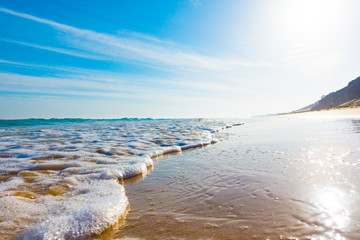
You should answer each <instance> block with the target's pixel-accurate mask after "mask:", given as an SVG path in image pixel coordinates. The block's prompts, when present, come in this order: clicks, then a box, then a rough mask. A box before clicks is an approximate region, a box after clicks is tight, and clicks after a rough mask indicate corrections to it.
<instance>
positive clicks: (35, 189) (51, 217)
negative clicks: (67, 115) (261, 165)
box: [0, 119, 232, 239]
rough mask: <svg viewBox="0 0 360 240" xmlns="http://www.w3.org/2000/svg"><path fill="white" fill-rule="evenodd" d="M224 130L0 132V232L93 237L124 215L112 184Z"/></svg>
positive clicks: (162, 126)
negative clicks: (161, 158) (163, 157)
mask: <svg viewBox="0 0 360 240" xmlns="http://www.w3.org/2000/svg"><path fill="white" fill-rule="evenodd" d="M231 126H232V125H231V122H225V121H221V120H200V119H191V120H161V121H159V120H149V121H86V122H80V123H76V122H74V123H71V124H68V123H67V124H63V123H61V121H60V122H57V123H56V124H53V125H47V126H36V125H33V126H27V127H24V126H17V127H5V128H0V130H1V131H0V151H1V152H0V164H1V168H0V177H1V178H0V180H1V181H0V231H1V232H2V233H4V235H5V236H8V237H9V238H13V237H15V236H20V237H19V239H80V238H87V237H89V236H91V235H93V234H99V233H101V232H102V231H104V230H105V229H106V228H108V227H109V226H110V225H112V224H114V223H116V222H117V221H118V219H119V218H120V217H121V216H122V215H123V214H124V213H125V212H126V208H127V206H128V200H127V197H126V195H125V190H124V187H123V186H122V185H121V184H119V182H118V180H121V179H126V178H130V177H134V176H136V175H139V174H146V172H147V168H148V167H150V166H152V165H153V159H154V158H155V157H159V156H162V155H166V154H170V153H176V152H180V151H182V150H186V149H189V148H195V147H202V146H206V145H209V144H212V143H216V142H217V141H218V140H217V139H216V138H215V137H217V138H220V139H221V137H222V136H221V134H219V133H218V132H219V131H220V130H222V129H225V128H228V127H231ZM19 222H20V223H21V224H19Z"/></svg>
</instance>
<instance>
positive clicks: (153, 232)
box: [111, 116, 360, 239]
mask: <svg viewBox="0 0 360 240" xmlns="http://www.w3.org/2000/svg"><path fill="white" fill-rule="evenodd" d="M225 132H226V133H228V134H229V135H230V137H229V139H228V140H226V141H221V142H219V143H218V144H216V145H211V146H210V147H206V148H202V149H196V150H192V151H187V152H182V153H181V154H178V155H173V156H169V157H166V158H162V159H157V160H156V163H155V167H154V170H153V172H151V173H150V174H148V175H147V176H146V177H145V179H144V180H142V181H140V182H138V183H131V184H126V185H125V188H126V192H127V196H128V198H129V202H130V212H129V214H128V215H127V218H126V220H125V222H124V224H123V225H122V226H121V227H119V229H117V230H114V231H113V233H112V235H111V238H113V239H122V238H139V239H359V238H360V207H359V206H360V185H359V184H358V183H359V179H360V118H327V119H325V118H316V119H311V118H301V117H296V116H291V117H288V116H285V117H272V118H263V119H252V120H248V121H246V122H245V125H244V126H242V127H241V128H231V129H227V130H226V131H225Z"/></svg>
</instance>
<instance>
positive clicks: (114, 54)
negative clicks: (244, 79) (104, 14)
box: [0, 8, 254, 71]
mask: <svg viewBox="0 0 360 240" xmlns="http://www.w3.org/2000/svg"><path fill="white" fill-rule="evenodd" d="M0 12H3V13H6V14H10V15H13V16H17V17H20V18H23V19H27V20H31V21H35V22H37V23H40V24H44V25H47V26H50V27H52V28H54V29H56V30H57V31H58V32H61V33H63V35H65V37H66V43H67V44H68V45H69V46H67V47H69V48H71V49H76V50H77V51H74V50H71V51H70V50H68V49H60V48H55V47H51V46H42V45H39V44H35V43H25V42H20V41H17V42H16V43H18V44H22V45H27V46H30V47H35V48H40V49H45V50H49V51H54V52H58V53H63V54H69V55H73V56H77V57H84V58H101V57H104V58H106V59H108V60H119V59H122V60H123V61H132V62H136V63H140V64H147V65H151V66H155V67H159V66H163V67H166V66H168V67H173V68H181V69H182V70H188V71H198V70H203V69H211V70H228V69H233V68H239V67H251V66H254V64H253V63H251V62H249V61H246V60H242V59H236V58H235V59H234V58H221V57H213V56H208V55H204V54H200V53H197V52H195V51H191V50H189V49H184V48H183V46H181V45H178V44H175V43H171V42H169V41H163V40H160V39H156V38H152V37H146V36H145V35H139V36H140V37H139V36H138V37H135V38H134V37H129V36H128V34H127V35H126V34H124V36H117V35H111V34H105V33H99V32H95V31H92V30H87V29H80V28H76V27H73V26H69V25H65V24H61V23H57V22H55V21H51V20H47V19H43V18H39V17H36V16H33V15H29V14H25V13H20V12H16V11H12V10H10V9H6V8H0ZM13 42H15V41H13Z"/></svg>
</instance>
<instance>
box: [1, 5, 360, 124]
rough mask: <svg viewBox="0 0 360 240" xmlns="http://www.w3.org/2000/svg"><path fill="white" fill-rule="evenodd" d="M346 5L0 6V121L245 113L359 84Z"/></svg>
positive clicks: (354, 13) (357, 31)
mask: <svg viewBox="0 0 360 240" xmlns="http://www.w3.org/2000/svg"><path fill="white" fill-rule="evenodd" d="M359 12H360V1H357V0H251V1H250V0H247V1H245V0H181V1H180V0H171V1H164V0H152V1H148V0H132V1H127V0H101V1H98V0H77V1H70V0H54V1H48V0H32V1H23V0H0V23H1V24H0V118H1V119H14V118H15V119H16V118H66V117H81V118H122V117H152V118H191V117H249V116H253V115H260V114H270V113H281V112H289V111H293V110H296V109H299V108H302V107H304V106H306V105H309V104H312V103H314V102H316V101H317V100H319V99H320V97H321V96H322V95H325V94H328V93H330V92H333V91H336V90H338V89H340V88H342V87H345V86H346V85H347V83H348V82H349V81H351V80H353V79H355V78H357V77H358V76H360V68H359V67H360V61H359V56H360V47H359V42H360V15H359Z"/></svg>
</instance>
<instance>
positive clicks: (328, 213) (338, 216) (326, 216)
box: [311, 186, 350, 230]
mask: <svg viewBox="0 0 360 240" xmlns="http://www.w3.org/2000/svg"><path fill="white" fill-rule="evenodd" d="M311 202H312V204H313V205H314V206H315V207H316V208H317V209H318V210H319V211H320V214H321V215H320V216H321V217H320V218H323V219H322V220H323V224H324V225H325V226H326V227H328V228H331V229H332V230H341V229H344V228H346V227H347V225H348V224H349V217H348V216H349V211H350V209H349V208H348V207H349V198H348V195H347V194H346V193H345V192H344V191H342V190H340V189H338V188H335V187H328V186H326V187H321V188H319V189H318V190H317V191H316V192H315V193H314V194H313V198H312V199H311Z"/></svg>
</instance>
